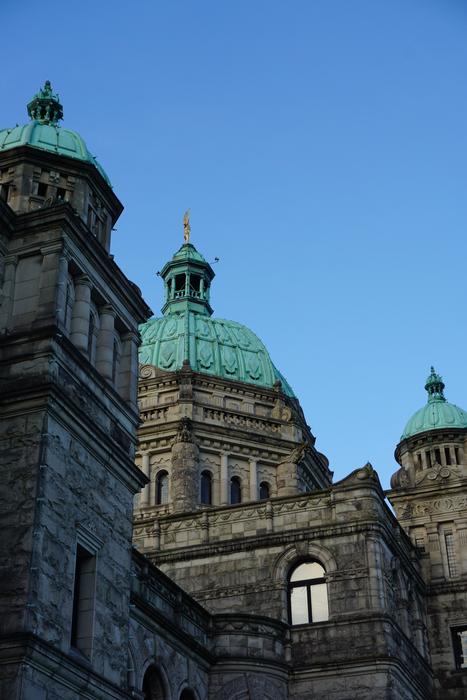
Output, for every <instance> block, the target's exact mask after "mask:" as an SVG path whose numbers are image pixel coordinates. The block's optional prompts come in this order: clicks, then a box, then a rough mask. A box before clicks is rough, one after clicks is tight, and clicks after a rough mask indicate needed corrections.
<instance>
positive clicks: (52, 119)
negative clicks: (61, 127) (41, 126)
mask: <svg viewBox="0 0 467 700" xmlns="http://www.w3.org/2000/svg"><path fill="white" fill-rule="evenodd" d="M28 114H29V116H30V117H31V119H35V120H36V121H40V122H44V123H45V124H53V125H56V124H57V122H59V121H60V119H63V107H62V105H61V104H60V99H59V96H58V94H56V93H55V94H54V92H53V91H52V85H51V84H50V80H46V81H45V83H44V87H43V88H42V89H41V90H39V92H38V93H36V94H35V95H34V97H33V98H32V100H31V102H30V103H29V104H28Z"/></svg>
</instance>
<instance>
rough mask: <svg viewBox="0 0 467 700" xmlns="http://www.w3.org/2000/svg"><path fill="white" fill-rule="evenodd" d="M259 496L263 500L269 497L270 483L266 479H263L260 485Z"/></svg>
mask: <svg viewBox="0 0 467 700" xmlns="http://www.w3.org/2000/svg"><path fill="white" fill-rule="evenodd" d="M259 497H260V500H262V501H264V500H265V499H266V498H269V484H267V483H266V482H265V481H262V482H261V484H260V485H259Z"/></svg>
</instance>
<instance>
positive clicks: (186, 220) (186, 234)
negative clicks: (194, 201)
mask: <svg viewBox="0 0 467 700" xmlns="http://www.w3.org/2000/svg"><path fill="white" fill-rule="evenodd" d="M190 234H191V226H190V210H189V209H187V210H186V212H185V213H184V215H183V243H184V244H185V245H186V244H187V243H189V242H190Z"/></svg>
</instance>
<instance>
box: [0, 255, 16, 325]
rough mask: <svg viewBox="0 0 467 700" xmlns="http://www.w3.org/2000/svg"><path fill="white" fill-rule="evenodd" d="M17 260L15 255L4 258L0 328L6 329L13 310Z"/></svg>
mask: <svg viewBox="0 0 467 700" xmlns="http://www.w3.org/2000/svg"><path fill="white" fill-rule="evenodd" d="M17 264H18V258H17V256H16V255H9V256H8V257H6V258H5V269H4V273H3V288H2V299H1V302H2V303H1V306H0V328H2V329H3V328H8V326H9V321H10V319H11V312H12V308H13V299H14V296H15V275H16V266H17Z"/></svg>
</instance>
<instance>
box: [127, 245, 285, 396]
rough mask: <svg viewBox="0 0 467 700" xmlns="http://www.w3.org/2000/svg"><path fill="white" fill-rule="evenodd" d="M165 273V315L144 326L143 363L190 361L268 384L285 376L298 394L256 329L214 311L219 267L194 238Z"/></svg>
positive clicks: (173, 365) (169, 367)
mask: <svg viewBox="0 0 467 700" xmlns="http://www.w3.org/2000/svg"><path fill="white" fill-rule="evenodd" d="M159 274H160V275H161V276H162V278H163V279H164V283H165V295H166V296H165V304H164V306H163V308H162V311H163V314H164V315H163V316H162V318H152V319H150V320H149V321H147V323H144V324H143V325H142V326H140V329H139V330H140V333H141V339H142V344H141V347H140V350H139V361H140V363H141V364H145V365H154V366H155V367H158V368H159V369H161V370H164V371H170V372H173V371H175V370H178V369H181V367H182V365H183V363H184V362H185V361H188V362H189V364H190V366H191V368H192V369H193V370H194V371H195V372H201V373H203V374H210V375H213V376H217V377H222V378H224V379H230V380H233V381H239V382H247V383H248V384H256V385H257V386H262V387H268V388H272V387H273V386H274V385H275V384H277V382H281V384H282V390H283V391H284V393H285V394H287V395H288V396H294V393H293V391H292V389H291V388H290V386H289V384H288V383H287V382H286V380H285V379H284V377H283V376H282V375H281V373H280V372H279V371H278V370H277V369H276V367H275V366H274V364H273V362H272V361H271V358H270V357H269V353H268V351H267V350H266V348H265V346H264V345H263V343H262V342H261V340H260V339H259V338H258V337H257V336H256V335H255V334H254V333H253V331H251V330H250V329H249V328H246V327H245V326H242V325H241V324H240V323H235V322H234V321H226V320H225V319H219V318H212V317H211V314H212V308H211V306H210V303H209V292H210V283H211V280H212V279H213V277H214V272H213V270H212V268H211V266H210V265H209V263H207V262H206V260H205V259H204V258H203V256H202V255H200V253H198V251H197V250H196V248H195V247H194V246H193V245H192V244H191V243H189V242H188V238H186V239H185V243H184V244H183V245H182V247H181V248H180V250H178V251H177V252H176V253H175V255H174V256H173V258H172V260H171V261H170V262H168V263H167V264H166V265H165V266H164V267H163V269H162V270H161V272H160V273H159Z"/></svg>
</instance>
